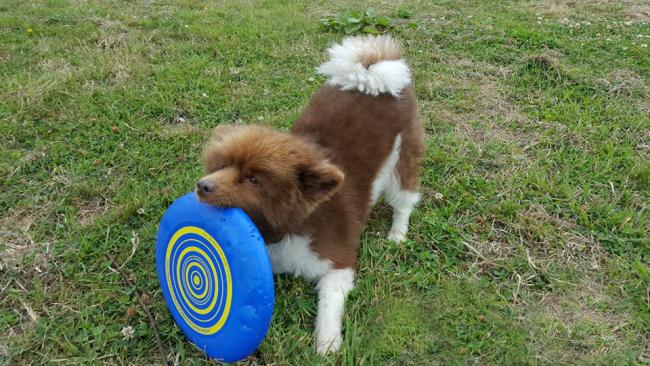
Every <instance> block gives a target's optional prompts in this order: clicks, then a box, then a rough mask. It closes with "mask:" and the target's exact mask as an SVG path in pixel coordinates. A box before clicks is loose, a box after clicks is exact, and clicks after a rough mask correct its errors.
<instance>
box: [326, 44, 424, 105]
mask: <svg viewBox="0 0 650 366" xmlns="http://www.w3.org/2000/svg"><path fill="white" fill-rule="evenodd" d="M327 53H328V54H329V57H330V59H329V60H328V61H327V62H325V63H324V64H322V65H321V66H320V67H319V68H318V72H319V73H320V74H323V75H326V76H328V77H329V81H328V83H329V84H332V85H338V86H340V87H341V90H358V91H360V92H362V93H366V94H370V95H373V96H377V95H379V94H382V93H390V94H392V95H393V96H395V97H398V96H399V95H400V93H401V92H402V89H404V87H406V86H407V85H409V84H410V83H411V71H410V70H409V67H408V66H407V65H406V62H404V60H402V59H400V51H399V45H398V44H397V42H396V41H395V40H394V39H392V38H391V37H389V36H385V35H384V36H363V37H349V38H346V39H344V40H343V42H341V43H340V44H335V45H333V46H332V47H330V48H329V49H328V50H327Z"/></svg>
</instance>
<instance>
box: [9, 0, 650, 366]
mask: <svg viewBox="0 0 650 366" xmlns="http://www.w3.org/2000/svg"><path fill="white" fill-rule="evenodd" d="M370 8H372V9H373V10H374V13H373V14H376V16H377V17H388V18H389V20H390V22H391V23H390V27H388V28H387V29H385V31H387V32H388V33H390V34H392V35H394V36H395V37H397V38H398V39H399V40H400V41H401V43H402V44H403V49H404V54H405V57H406V59H407V60H408V61H409V63H410V65H411V67H412V70H413V74H414V85H415V89H416V94H417V96H418V99H419V106H420V109H421V111H422V114H423V116H424V121H425V123H426V130H427V134H428V137H427V140H428V146H429V148H428V151H427V155H426V159H425V161H424V173H423V176H422V181H423V197H424V200H423V202H422V204H421V205H420V207H419V209H418V210H417V212H416V213H415V214H414V217H413V220H412V225H411V233H410V240H408V241H407V242H406V243H405V244H402V245H396V244H394V243H391V242H389V241H387V240H386V239H385V236H386V233H387V230H388V222H389V218H390V212H389V210H388V209H387V208H386V207H385V206H379V207H378V208H377V209H375V211H374V212H373V214H372V217H371V220H370V222H369V224H368V226H367V229H366V230H365V232H364V233H363V235H362V238H361V244H362V245H361V253H360V254H361V265H360V272H359V273H360V276H359V279H358V283H357V288H356V289H355V291H354V292H353V293H352V294H351V296H350V298H349V301H348V302H347V307H346V316H345V320H344V321H345V333H346V337H345V345H344V347H343V350H342V352H340V353H339V354H337V355H334V356H331V357H327V358H321V357H320V356H317V355H316V354H315V353H314V352H313V350H312V348H311V346H312V328H313V321H314V317H315V292H314V289H313V286H312V285H311V284H309V283H307V282H305V281H303V280H299V279H293V278H290V277H276V292H277V304H276V311H275V316H274V319H273V323H272V326H271V329H270V331H269V334H268V336H267V338H266V340H265V341H264V343H262V345H261V348H260V350H259V352H258V353H257V354H256V356H255V357H253V358H249V359H248V360H246V361H244V362H243V363H244V364H294V365H305V364H316V363H324V364H382V365H383V364H394V365H402V364H480V365H488V364H494V365H503V364H517V365H521V364H530V365H547V364H548V365H558V364H603V365H605V364H607V365H609V364H643V363H647V362H649V360H650V354H649V351H648V349H649V347H650V346H649V344H648V330H649V329H650V303H649V300H648V298H649V296H650V295H649V293H650V275H649V272H648V271H649V266H650V265H649V263H650V238H649V232H650V214H649V209H648V202H650V193H649V192H650V150H649V147H650V117H649V116H650V103H649V101H650V86H649V85H650V82H649V79H650V48H648V47H647V45H648V44H650V9H649V8H648V6H647V5H646V3H644V2H643V1H640V0H630V1H624V2H614V1H611V2H609V1H604V0H593V1H584V2H560V1H549V2H541V1H540V2H520V1H502V2H484V1H462V2H456V1H434V2H428V3H424V2H415V1H413V2H408V1H405V2H400V3H399V4H395V5H391V4H390V3H389V2H388V3H387V2H376V1H373V2H371V4H370V5H368V4H366V3H364V4H362V3H360V2H359V3H357V4H354V3H353V4H346V5H342V4H337V3H334V2H325V1H317V2H301V3H295V2H288V1H265V2H255V3H253V2H248V1H242V2H240V1H225V2H219V3H218V4H215V3H213V2H208V1H200V0H193V1H190V0H187V1H175V2H142V3H141V2H120V1H102V2H86V1H72V0H70V1H65V0H50V1H34V2H23V1H11V0H4V1H1V2H0V28H1V29H2V32H0V60H1V61H2V62H0V80H1V82H0V100H2V103H1V104H0V186H1V187H2V188H1V189H0V215H1V216H0V231H1V232H0V240H1V242H0V290H1V293H0V363H3V361H4V363H5V364H44V363H47V364H58V363H63V364H76V363H83V364H97V363H106V364H126V363H128V364H151V363H157V362H159V360H158V358H157V350H156V346H155V341H154V337H153V333H152V331H151V329H150V327H149V324H148V322H147V319H146V316H145V314H144V313H143V312H142V311H141V309H140V307H139V305H138V303H137V299H136V298H135V297H134V294H133V293H132V290H131V289H129V288H127V287H126V286H125V285H124V284H123V282H122V280H121V278H120V276H119V275H117V274H115V273H114V272H112V271H111V270H110V268H109V263H108V262H107V260H106V258H105V254H107V253H110V254H112V255H113V256H115V257H116V258H117V260H118V261H120V262H121V263H126V265H125V268H126V269H127V270H128V271H130V272H132V273H133V279H134V280H135V281H136V283H137V286H138V288H139V289H140V290H142V291H145V292H146V293H147V295H148V296H147V297H148V301H149V306H150V308H151V310H152V312H153V313H154V314H155V316H156V320H157V323H158V326H159V327H160V331H161V336H162V338H163V341H164V343H165V345H166V346H167V347H168V348H169V350H170V351H169V352H170V355H169V356H170V358H171V359H173V360H176V361H177V362H178V363H181V364H205V363H209V361H207V360H206V359H205V358H204V357H203V356H202V355H201V354H200V353H199V352H198V351H197V350H195V348H194V347H193V346H191V345H190V344H189V343H187V342H186V341H185V340H184V338H183V336H182V335H181V333H180V332H179V330H178V329H177V328H176V327H175V325H174V323H173V321H172V320H171V318H170V316H169V315H168V312H167V310H166V308H165V306H164V304H163V301H162V298H161V294H160V291H159V289H158V282H157V277H156V274H155V265H154V240H155V235H156V231H157V223H158V220H159V219H160V217H161V215H162V213H163V212H164V210H165V208H166V207H167V206H168V205H169V204H170V203H171V202H172V201H173V200H174V198H175V197H178V196H180V195H181V194H183V193H184V192H186V191H188V190H190V189H191V188H192V186H193V182H194V181H195V180H196V178H197V177H199V176H200V175H201V166H200V164H199V159H200V152H201V148H202V145H203V143H204V141H205V139H206V137H207V134H208V131H209V130H210V128H211V127H212V126H215V125H217V124H220V123H235V122H238V123H264V124H268V125H272V126H275V127H278V128H286V127H288V126H290V125H291V124H292V121H293V120H295V118H296V116H297V115H298V113H299V112H300V110H301V108H302V107H303V106H304V105H305V104H306V103H307V101H308V99H309V97H310V95H311V94H312V93H313V92H314V90H316V88H317V87H318V85H319V84H320V83H321V82H322V78H320V77H319V76H317V75H316V74H315V66H316V65H318V64H319V63H320V62H322V61H323V60H324V54H323V50H324V49H325V48H326V47H327V46H328V45H329V44H330V43H331V42H334V41H338V40H340V39H341V38H342V37H343V33H342V32H336V31H334V32H330V31H324V30H323V29H322V28H321V19H324V18H327V17H328V16H331V17H333V19H336V16H337V15H338V14H346V13H349V12H353V11H360V12H365V11H366V10H368V9H370ZM405 18H408V19H405ZM382 31H384V29H383V28H382ZM310 78H314V79H315V80H314V81H310ZM136 244H137V245H136ZM134 248H135V252H134V255H133V256H132V257H130V255H131V253H132V250H134ZM128 325H130V326H132V327H133V329H134V337H133V338H132V339H128V340H125V339H123V336H122V333H121V329H122V328H123V327H125V326H128Z"/></svg>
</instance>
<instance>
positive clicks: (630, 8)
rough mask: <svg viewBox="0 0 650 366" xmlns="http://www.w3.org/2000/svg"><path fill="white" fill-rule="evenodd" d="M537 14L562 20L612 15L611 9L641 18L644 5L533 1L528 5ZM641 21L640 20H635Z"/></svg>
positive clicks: (586, 0) (602, 0) (590, 0)
mask: <svg viewBox="0 0 650 366" xmlns="http://www.w3.org/2000/svg"><path fill="white" fill-rule="evenodd" d="M529 6H530V7H532V8H533V9H534V10H535V11H536V12H537V13H539V14H542V15H546V16H552V17H557V18H564V17H568V16H580V17H584V16H585V15H590V14H601V15H612V14H611V13H612V8H613V7H616V8H618V9H623V11H622V12H623V14H626V15H627V14H628V13H629V14H630V15H633V14H638V15H637V16H643V14H644V13H643V11H644V9H643V8H645V5H642V2H641V1H633V0H622V1H611V0H577V1H572V0H569V1H567V0H550V1H534V2H531V3H529ZM637 19H639V20H641V19H642V18H637Z"/></svg>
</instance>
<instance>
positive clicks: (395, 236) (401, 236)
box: [388, 230, 406, 243]
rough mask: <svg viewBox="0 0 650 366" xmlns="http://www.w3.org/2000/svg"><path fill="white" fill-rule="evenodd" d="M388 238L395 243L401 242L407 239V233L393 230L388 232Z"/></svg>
mask: <svg viewBox="0 0 650 366" xmlns="http://www.w3.org/2000/svg"><path fill="white" fill-rule="evenodd" d="M388 240H391V241H394V242H395V243H401V242H403V241H404V240H406V233H403V232H401V231H397V230H391V231H390V233H388Z"/></svg>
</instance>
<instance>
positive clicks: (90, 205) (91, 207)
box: [76, 198, 114, 226]
mask: <svg viewBox="0 0 650 366" xmlns="http://www.w3.org/2000/svg"><path fill="white" fill-rule="evenodd" d="M76 206H77V208H78V209H79V212H78V213H77V220H78V221H79V223H80V224H81V225H82V226H89V225H92V224H93V223H94V222H95V220H97V218H99V217H101V216H103V215H104V214H105V213H106V212H107V211H108V210H109V209H110V208H112V207H114V206H113V205H112V204H111V203H110V202H109V201H108V200H107V199H106V198H97V199H93V200H91V201H88V202H85V201H84V202H77V204H76Z"/></svg>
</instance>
